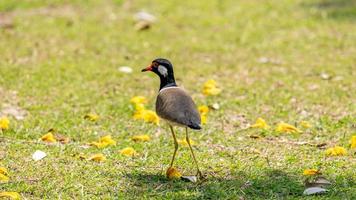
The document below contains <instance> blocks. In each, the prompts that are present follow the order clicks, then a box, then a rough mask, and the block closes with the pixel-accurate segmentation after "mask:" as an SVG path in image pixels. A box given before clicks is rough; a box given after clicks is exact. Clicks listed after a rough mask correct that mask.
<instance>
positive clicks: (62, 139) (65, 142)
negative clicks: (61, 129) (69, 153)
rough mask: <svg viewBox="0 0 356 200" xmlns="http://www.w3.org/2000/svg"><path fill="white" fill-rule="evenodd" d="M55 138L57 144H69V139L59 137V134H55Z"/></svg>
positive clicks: (62, 136)
mask: <svg viewBox="0 0 356 200" xmlns="http://www.w3.org/2000/svg"><path fill="white" fill-rule="evenodd" d="M55 138H56V139H57V141H58V142H60V143H62V144H68V143H69V142H70V139H69V137H66V136H64V135H61V134H59V133H57V134H55Z"/></svg>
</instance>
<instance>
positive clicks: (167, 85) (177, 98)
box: [142, 58, 202, 177]
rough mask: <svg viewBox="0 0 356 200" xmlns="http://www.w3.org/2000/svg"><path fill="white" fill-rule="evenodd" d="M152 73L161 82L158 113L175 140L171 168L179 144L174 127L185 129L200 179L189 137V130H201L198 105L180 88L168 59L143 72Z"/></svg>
mask: <svg viewBox="0 0 356 200" xmlns="http://www.w3.org/2000/svg"><path fill="white" fill-rule="evenodd" d="M145 71H152V72H154V73H155V74H157V75H158V76H159V78H160V80H161V85H160V87H159V93H158V96H157V100H156V112H157V114H158V116H159V117H160V118H162V119H163V120H165V121H167V122H168V125H169V128H170V129H171V132H172V136H173V140H174V153H173V157H172V161H171V164H170V167H172V166H173V162H174V158H175V156H176V153H177V149H178V142H177V138H176V135H175V134H174V130H173V126H182V127H185V133H186V140H187V143H188V145H189V148H190V151H191V153H192V156H193V159H194V162H195V165H196V167H197V175H199V176H200V177H201V176H202V173H201V172H200V170H199V165H198V162H197V160H196V158H195V155H194V152H193V149H192V146H191V145H190V140H189V136H188V128H191V129H196V130H199V129H201V127H200V115H199V112H198V110H197V108H196V105H195V103H194V101H193V99H192V97H190V96H189V95H188V94H187V93H186V92H185V91H184V90H183V89H181V88H179V87H178V86H177V84H176V81H175V79H174V73H173V66H172V64H171V62H170V61H169V60H167V59H163V58H157V59H155V60H154V61H152V63H151V64H150V65H149V66H148V67H146V68H145V69H143V70H142V72H145Z"/></svg>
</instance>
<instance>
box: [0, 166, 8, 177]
mask: <svg viewBox="0 0 356 200" xmlns="http://www.w3.org/2000/svg"><path fill="white" fill-rule="evenodd" d="M0 174H4V175H5V174H7V169H6V168H5V167H0Z"/></svg>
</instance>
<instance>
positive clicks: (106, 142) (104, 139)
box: [90, 135, 116, 148]
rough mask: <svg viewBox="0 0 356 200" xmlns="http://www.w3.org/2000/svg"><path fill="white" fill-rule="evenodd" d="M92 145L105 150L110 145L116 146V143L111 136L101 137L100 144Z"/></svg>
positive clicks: (94, 143) (92, 143) (93, 143)
mask: <svg viewBox="0 0 356 200" xmlns="http://www.w3.org/2000/svg"><path fill="white" fill-rule="evenodd" d="M90 145H92V146H96V147H98V148H105V147H107V146H109V145H116V141H115V140H113V139H112V138H111V135H107V136H104V137H101V138H100V139H99V142H91V143H90Z"/></svg>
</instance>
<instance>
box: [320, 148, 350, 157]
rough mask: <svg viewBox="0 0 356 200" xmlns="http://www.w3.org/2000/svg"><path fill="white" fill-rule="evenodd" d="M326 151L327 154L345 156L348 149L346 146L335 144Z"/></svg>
mask: <svg viewBox="0 0 356 200" xmlns="http://www.w3.org/2000/svg"><path fill="white" fill-rule="evenodd" d="M325 153H326V155H327V156H344V155H346V154H347V151H346V149H345V148H344V147H340V146H335V147H332V148H328V149H327V150H326V151H325Z"/></svg>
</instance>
